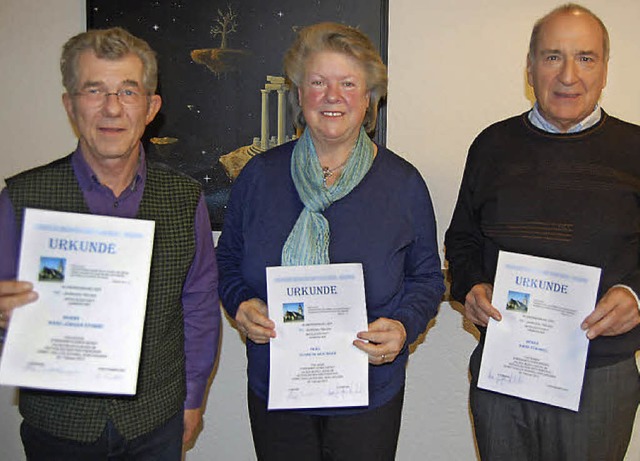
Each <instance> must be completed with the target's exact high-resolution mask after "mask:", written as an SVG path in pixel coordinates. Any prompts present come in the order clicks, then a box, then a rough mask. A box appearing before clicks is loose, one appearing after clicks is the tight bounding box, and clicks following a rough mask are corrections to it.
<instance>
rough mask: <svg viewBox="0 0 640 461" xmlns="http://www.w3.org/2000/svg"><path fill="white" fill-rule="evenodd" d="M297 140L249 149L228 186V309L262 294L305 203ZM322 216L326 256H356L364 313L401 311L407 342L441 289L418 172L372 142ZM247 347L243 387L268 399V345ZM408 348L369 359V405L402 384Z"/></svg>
mask: <svg viewBox="0 0 640 461" xmlns="http://www.w3.org/2000/svg"><path fill="white" fill-rule="evenodd" d="M294 143H295V141H294V142H291V143H287V144H284V145H281V146H279V147H276V148H274V149H272V150H270V151H268V152H265V153H264V154H260V155H257V156H256V157H254V158H253V159H252V160H251V161H250V162H249V163H248V164H247V165H246V166H245V167H244V169H243V170H242V172H241V174H240V176H239V177H238V179H237V180H236V182H235V184H234V186H233V189H232V191H231V196H230V199H229V202H228V206H227V211H226V215H225V219H224V226H223V230H222V235H221V237H220V241H219V244H218V251H217V256H218V264H219V271H220V282H219V290H220V297H221V300H222V303H223V305H224V307H225V309H226V310H227V312H228V313H229V315H230V316H231V317H234V318H235V315H236V312H237V310H238V306H239V305H240V303H242V302H243V301H246V300H248V299H251V298H260V299H262V300H264V301H265V302H266V299H267V288H266V281H265V268H266V267H267V266H279V265H280V262H281V259H280V255H281V251H282V246H283V244H284V242H285V240H286V239H287V236H288V235H289V232H290V231H291V229H292V227H293V225H294V224H295V222H296V220H297V218H298V215H299V214H300V211H301V210H302V208H303V205H302V202H301V201H300V198H299V197H298V193H297V192H296V189H295V186H294V184H293V181H292V179H291V174H290V162H291V153H292V150H293V146H294ZM324 216H325V217H326V218H327V220H328V222H329V226H330V229H331V240H330V245H329V257H330V260H331V262H332V263H348V262H360V263H362V265H363V268H364V278H365V292H366V302H367V313H368V320H369V322H372V321H374V320H376V319H377V318H379V317H386V318H391V319H395V320H398V321H400V322H402V324H403V325H404V327H405V329H406V331H407V342H406V344H407V345H408V344H410V343H412V342H413V341H415V340H416V338H417V337H418V335H419V334H420V333H421V332H423V331H424V330H425V328H426V326H427V323H428V322H429V320H431V319H432V318H433V317H434V316H435V315H436V313H437V309H438V304H439V302H440V299H441V296H442V294H443V292H444V285H443V278H442V272H441V266H440V258H439V256H438V248H437V243H436V226H435V218H434V214H433V207H432V205H431V199H430V197H429V192H428V190H427V187H426V185H425V183H424V181H423V179H422V177H421V176H420V173H419V172H418V171H417V170H416V169H415V168H414V167H413V166H412V165H411V164H410V163H408V162H407V161H405V160H403V159H402V158H400V157H398V156H397V155H396V154H394V153H393V152H391V151H390V150H388V149H386V148H383V147H379V148H378V154H377V156H376V158H375V159H374V162H373V165H372V166H371V169H370V170H369V172H368V173H367V174H366V175H365V177H364V178H363V180H362V181H361V182H360V184H358V185H357V186H356V187H355V188H354V189H353V190H352V191H351V192H350V193H349V194H348V195H347V196H345V197H344V198H342V199H341V200H339V201H337V202H335V203H333V204H332V205H331V206H330V207H329V208H328V209H327V210H325V212H324ZM354 339H355V338H354ZM247 357H248V363H249V366H248V375H249V387H250V388H251V389H252V390H253V392H255V393H256V394H257V395H258V396H259V397H260V398H262V399H264V400H266V399H267V395H268V386H269V345H268V344H265V345H258V344H255V343H253V342H252V341H247ZM407 357H408V349H407V347H406V346H405V347H404V349H403V351H402V353H401V354H400V355H399V356H398V357H397V358H396V360H395V361H394V362H392V363H389V364H385V365H381V366H372V365H370V366H369V402H370V404H369V408H375V407H377V406H380V405H382V404H384V403H386V402H388V401H389V400H390V399H391V398H392V397H393V396H394V395H395V394H396V393H397V392H398V391H399V390H400V389H401V388H402V387H403V385H404V381H405V366H406V362H407ZM339 412H340V411H339V410H338V409H336V410H335V411H331V410H330V411H329V412H328V413H329V414H332V413H339ZM316 413H318V411H316ZM320 413H322V414H327V411H321V412H320Z"/></svg>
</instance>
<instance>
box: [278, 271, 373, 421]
mask: <svg viewBox="0 0 640 461" xmlns="http://www.w3.org/2000/svg"><path fill="white" fill-rule="evenodd" d="M267 291H268V303H267V304H268V306H269V318H271V319H272V320H273V321H274V322H275V324H276V327H275V329H276V332H277V336H276V338H273V339H272V340H271V357H270V360H271V362H270V378H269V409H285V408H319V407H349V406H366V405H368V403H369V398H368V395H369V394H368V357H367V354H366V353H365V352H363V351H361V350H359V349H357V348H356V347H355V346H354V345H353V340H354V339H356V335H357V333H358V332H360V331H364V330H366V329H367V314H366V306H365V296H364V278H363V273H362V265H361V264H330V265H318V266H286V267H269V268H267Z"/></svg>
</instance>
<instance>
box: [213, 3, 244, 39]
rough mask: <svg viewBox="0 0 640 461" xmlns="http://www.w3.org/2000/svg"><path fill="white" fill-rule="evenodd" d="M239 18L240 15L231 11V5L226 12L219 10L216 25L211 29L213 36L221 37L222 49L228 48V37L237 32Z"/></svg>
mask: <svg viewBox="0 0 640 461" xmlns="http://www.w3.org/2000/svg"><path fill="white" fill-rule="evenodd" d="M237 17H238V14H237V13H236V12H235V11H233V10H232V9H231V5H227V10H226V11H222V10H218V17H217V18H216V25H215V26H212V27H211V35H212V36H213V37H214V38H215V37H217V36H218V35H220V48H222V49H224V48H226V47H227V36H228V35H229V34H230V33H232V32H235V31H236V30H237V29H236V27H238V23H237V22H236V19H237Z"/></svg>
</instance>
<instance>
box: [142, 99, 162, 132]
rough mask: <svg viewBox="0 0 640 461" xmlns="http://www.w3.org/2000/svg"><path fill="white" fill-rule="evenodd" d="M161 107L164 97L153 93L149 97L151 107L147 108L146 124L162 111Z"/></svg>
mask: <svg viewBox="0 0 640 461" xmlns="http://www.w3.org/2000/svg"><path fill="white" fill-rule="evenodd" d="M160 107H162V98H161V97H160V95H159V94H152V95H151V96H150V97H149V107H148V108H147V116H146V120H145V125H148V124H149V123H151V122H152V121H153V119H154V118H156V115H157V114H158V111H160Z"/></svg>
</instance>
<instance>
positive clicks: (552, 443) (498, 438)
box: [469, 346, 640, 461]
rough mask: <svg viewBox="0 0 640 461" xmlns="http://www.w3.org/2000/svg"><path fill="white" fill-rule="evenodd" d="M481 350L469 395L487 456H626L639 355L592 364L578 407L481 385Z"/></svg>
mask: <svg viewBox="0 0 640 461" xmlns="http://www.w3.org/2000/svg"><path fill="white" fill-rule="evenodd" d="M481 355H482V349H481V346H478V347H477V348H476V350H475V351H474V352H473V354H472V356H471V361H470V364H469V368H470V372H471V389H470V394H469V398H470V405H471V413H472V414H473V423H474V430H475V436H476V443H477V445H478V451H479V453H480V457H481V459H482V461H622V460H623V459H624V456H625V453H626V450H627V446H628V445H629V440H630V438H631V431H632V429H633V422H634V419H635V415H636V411H637V409H638V404H639V403H640V375H639V374H638V369H637V367H636V362H635V359H633V358H631V359H628V360H624V361H622V362H619V363H616V364H614V365H610V366H606V367H600V368H589V369H587V370H586V372H585V377H584V384H583V388H582V397H581V400H580V410H579V411H578V412H573V411H571V410H566V409H563V408H558V407H553V406H550V405H545V404H542V403H537V402H531V401H528V400H523V399H520V398H516V397H511V396H507V395H503V394H498V393H495V392H490V391H485V390H482V389H478V387H477V380H478V371H479V370H480V359H481ZM634 459H635V458H634Z"/></svg>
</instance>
